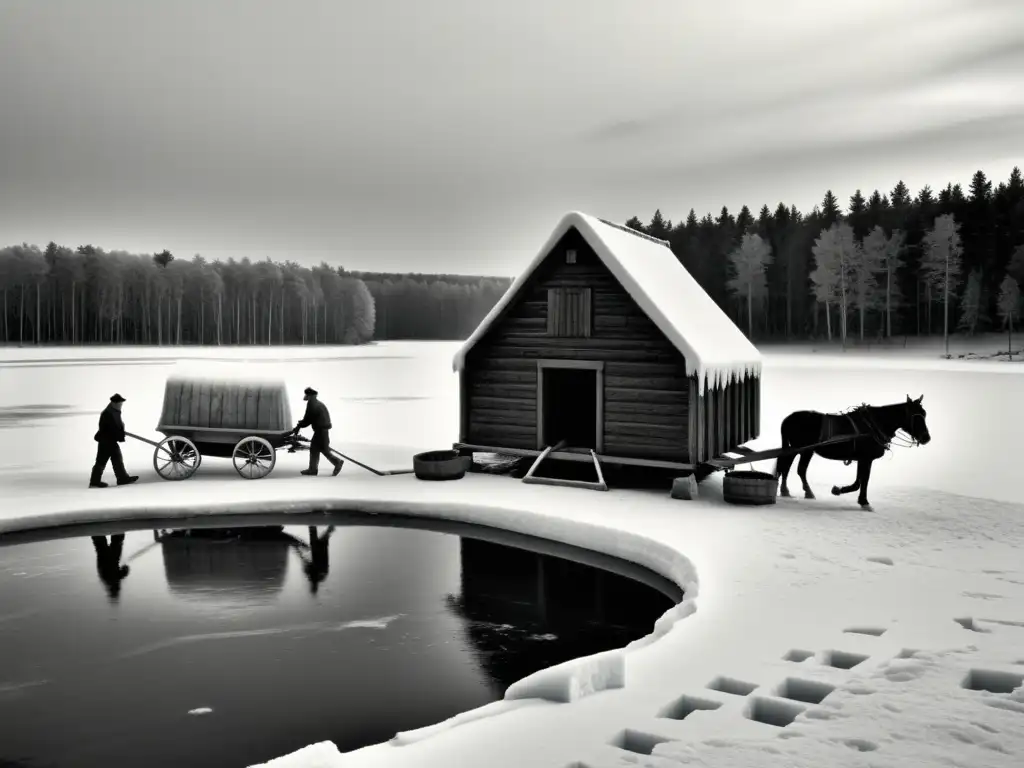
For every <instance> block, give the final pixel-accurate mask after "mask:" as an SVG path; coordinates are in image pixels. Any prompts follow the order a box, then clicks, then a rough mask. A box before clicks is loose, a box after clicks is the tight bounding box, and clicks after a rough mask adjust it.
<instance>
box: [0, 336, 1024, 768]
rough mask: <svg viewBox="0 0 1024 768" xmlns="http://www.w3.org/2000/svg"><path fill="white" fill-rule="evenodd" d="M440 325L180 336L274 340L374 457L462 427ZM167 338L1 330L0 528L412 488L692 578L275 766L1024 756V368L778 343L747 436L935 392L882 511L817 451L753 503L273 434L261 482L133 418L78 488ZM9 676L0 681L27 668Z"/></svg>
mask: <svg viewBox="0 0 1024 768" xmlns="http://www.w3.org/2000/svg"><path fill="white" fill-rule="evenodd" d="M457 346H458V345H456V344H443V343H437V344H412V343H389V344H380V345H375V346H373V347H368V348H360V349H341V350H338V349H308V348H307V349H286V350H281V349H276V348H271V349H259V350H254V349H249V348H246V349H239V350H189V351H188V352H187V353H186V354H187V355H189V356H193V357H201V356H209V357H222V358H232V359H247V360H261V361H263V362H265V363H270V364H272V365H273V366H274V368H275V370H276V371H278V372H279V373H281V374H282V375H284V376H285V377H286V378H287V379H288V381H289V385H290V386H291V387H293V400H294V402H293V410H295V411H298V409H299V408H300V407H301V389H302V388H303V387H304V386H307V385H312V386H314V387H316V388H318V389H319V390H320V392H321V397H322V399H323V400H324V401H325V402H326V403H327V405H328V407H329V408H330V409H331V414H332V418H333V421H334V424H335V431H334V433H333V434H332V442H333V443H334V444H335V445H336V446H337V447H338V448H339V449H340V450H342V451H344V452H346V453H349V454H350V455H352V456H353V457H354V458H357V459H360V460H361V461H364V462H366V463H369V464H371V465H374V466H377V467H379V468H382V469H387V468H402V467H409V466H411V455H412V453H413V452H414V451H416V450H424V449H430V448H439V447H447V446H448V445H450V443H451V442H452V441H453V440H454V439H455V437H456V435H455V431H456V428H457V423H458V409H457V391H456V390H457V387H456V378H455V376H454V374H452V373H451V355H452V354H453V353H454V351H455V349H456V348H457ZM174 352H176V350H124V349H109V348H108V349H90V350H75V351H74V352H73V353H68V352H66V351H55V350H48V349H41V350H35V349H28V350H21V349H7V350H2V351H0V361H2V365H0V531H3V530H16V529H18V528H23V527H27V526H35V525H40V524H54V523H59V522H70V521H73V520H81V519H93V518H106V517H110V518H116V517H128V516H152V515H156V514H190V515H194V514H202V513H204V512H210V511H223V507H224V506H228V505H230V506H231V507H232V509H233V510H237V511H240V512H245V511H252V510H260V509H276V510H281V509H285V510H289V509H290V510H304V509H307V508H310V507H314V508H332V507H334V508H357V509H364V510H367V511H375V510H379V511H401V512H405V513H413V514H424V515H434V516H440V517H447V518H451V519H456V520H464V521H471V522H481V523H484V524H488V525H494V526H499V527H504V528H508V529H510V530H513V531H521V532H528V533H533V534H538V535H542V536H547V537H549V538H552V539H557V540H560V541H564V542H567V543H571V544H576V545H582V546H589V547H591V548H593V549H597V550H601V551H604V552H608V553H610V554H613V555H618V556H621V557H625V558H627V559H630V560H633V561H636V562H639V563H641V564H643V565H646V566H648V567H650V568H652V569H653V570H655V571H658V572H659V573H661V574H663V575H665V576H668V577H670V578H673V579H674V580H676V581H677V582H679V583H680V584H681V585H683V586H684V587H686V588H687V600H686V601H685V602H684V603H683V604H682V605H681V606H679V607H677V608H676V609H674V610H673V611H672V612H670V613H669V614H667V615H666V616H665V617H663V619H662V620H661V621H660V622H659V624H658V626H657V627H656V628H655V632H654V634H653V635H652V636H650V637H649V638H646V639H645V640H643V641H640V642H638V643H635V644H633V646H631V647H629V648H627V649H624V650H620V651H612V652H609V653H605V654H601V655H600V656H598V657H592V658H590V659H583V660H577V661H576V662H570V663H568V664H565V665H562V666H560V667H557V668H553V669H551V670H544V671H542V672H540V673H538V674H536V675H534V676H532V677H531V678H528V679H527V680H525V681H522V682H521V683H519V684H517V685H515V686H513V687H512V688H511V689H510V690H509V693H508V695H507V696H506V701H504V702H499V703H497V704H495V705H491V706H490V707H488V708H485V710H484V711H483V712H476V713H468V714H467V715H466V716H463V717H460V718H456V721H457V722H455V723H446V724H441V725H440V726H438V727H435V728H425V729H424V730H422V731H418V732H413V733H410V734H401V735H399V737H397V738H396V739H394V740H393V741H392V742H390V743H387V744H383V745H378V746H374V747H369V748H367V749H364V750H360V751H358V752H355V753H351V754H348V755H344V756H339V755H338V754H337V751H336V750H334V749H333V747H332V746H331V745H330V744H319V745H312V746H311V747H309V748H307V749H306V750H302V751H301V752H299V753H295V754H293V755H290V756H287V757H282V758H280V759H278V760H275V761H272V765H273V766H274V768H290V767H291V766H302V767H304V768H305V767H310V768H312V767H313V766H345V767H346V768H347V767H348V766H357V768H362V766H368V767H370V768H376V766H389V767H390V766H398V767H401V768H404V767H405V766H411V767H415V768H434V766H442V765H444V766H449V765H455V764H458V765H465V766H488V768H505V767H507V768H512V767H513V766H531V767H533V766H537V767H538V768H544V767H545V766H550V768H568V766H581V767H582V766H586V767H588V768H597V767H598V766H625V765H651V766H676V765H679V764H680V763H683V764H687V765H707V766H716V767H719V768H721V767H723V766H728V767H732V766H741V767H744V768H745V767H746V766H771V767H773V768H774V767H777V768H783V767H785V768H789V767H790V766H793V767H798V766H816V767H817V766H821V765H829V766H850V767H851V768H852V767H853V766H866V765H887V766H888V765H900V766H903V765H922V766H931V765H956V766H965V767H966V766H971V767H972V768H974V767H976V766H1019V765H1021V764H1024V687H1022V685H1021V684H1022V680H1024V558H1022V557H1021V555H1020V552H1021V547H1022V545H1024V514H1022V513H1024V490H1021V486H1020V484H1019V482H1018V480H1017V477H1018V474H1019V470H1018V466H1017V460H1016V456H1015V455H1013V453H1012V451H1013V450H1014V447H1015V444H1016V440H1015V438H1016V437H1017V436H1018V435H1019V434H1020V433H1021V426H1022V421H1024V416H1022V414H1021V411H1020V410H1019V408H1018V406H1017V402H1018V398H1017V396H1016V393H1017V392H1019V391H1021V387H1022V386H1024V379H1022V378H1019V376H1020V373H1019V372H1024V368H1018V367H1017V366H1015V365H1012V364H1007V363H987V362H979V361H959V360H951V361H945V360H936V359H935V356H934V355H933V354H932V355H927V354H923V353H920V352H919V353H916V354H915V353H907V354H903V353H900V352H899V351H898V350H892V349H890V350H887V351H886V353H885V354H884V355H876V356H873V355H867V354H865V353H863V352H860V353H857V354H849V353H831V352H828V353H823V352H820V351H818V352H816V353H814V354H808V353H807V352H806V351H805V350H799V351H772V352H770V353H769V354H768V356H767V359H766V361H765V372H764V389H763V398H762V399H763V404H764V413H763V420H762V428H763V432H764V435H763V437H762V438H761V440H759V441H758V443H757V444H756V445H759V446H765V447H769V446H773V445H775V444H776V443H777V440H778V424H779V422H780V421H781V419H782V417H783V416H785V415H786V414H787V413H788V412H789V411H791V410H795V409H797V408H816V409H819V410H833V411H834V410H839V409H843V408H846V407H849V406H852V405H855V404H858V403H861V402H871V403H876V404H883V403H887V402H894V401H899V400H902V399H904V398H905V397H906V395H907V394H911V395H913V396H915V397H916V396H918V395H920V394H922V393H923V394H924V405H925V407H926V408H927V410H928V421H929V427H930V429H931V433H932V436H933V440H932V442H931V444H929V445H928V446H927V447H923V448H915V449H903V448H898V447H897V448H894V450H893V452H892V455H891V456H889V457H887V458H886V459H884V460H883V461H881V462H879V463H878V464H877V465H876V468H875V471H874V474H873V476H872V482H871V493H870V497H871V500H872V503H873V504H874V508H875V511H874V512H865V511H862V510H861V509H860V508H859V507H858V506H857V505H856V499H855V497H854V496H853V495H850V496H845V497H843V498H842V499H835V498H833V497H831V496H830V495H829V494H828V493H827V491H828V488H829V487H830V486H831V485H832V484H833V483H835V482H836V481H839V480H842V481H843V482H844V483H847V482H849V479H850V478H851V477H852V476H853V467H844V466H843V465H841V464H833V463H829V462H824V461H822V460H821V459H815V460H814V462H813V463H812V464H811V469H810V481H811V484H812V486H813V487H814V488H815V489H816V490H817V491H818V492H819V499H818V500H815V501H807V500H804V499H800V498H794V499H780V500H779V503H778V504H777V505H774V506H771V507H767V508H757V509H750V508H744V507H736V506H729V505H725V504H724V503H722V501H721V485H720V483H721V478H720V476H715V477H712V478H711V479H709V480H708V481H707V482H706V483H705V484H703V485H702V486H701V499H700V500H698V501H690V502H685V501H673V500H672V499H669V498H668V495H667V493H653V492H620V491H613V492H610V493H607V494H601V493H594V492H591V491H584V490H576V489H566V488H550V487H544V486H528V485H524V484H522V483H520V482H517V481H515V480H511V479H506V478H495V477H485V476H469V477H467V478H466V479H465V480H463V481H460V482H456V483H422V482H418V481H417V480H416V479H415V478H414V477H412V476H410V475H400V476H393V477H383V478H381V477H376V476H374V475H371V474H369V473H367V472H365V471H364V470H361V469H359V468H358V467H355V466H353V465H351V464H347V465H346V467H345V469H344V470H343V472H342V474H341V476H340V477H338V478H330V477H329V476H326V477H318V478H303V477H299V476H298V475H297V471H298V470H299V469H300V468H302V466H304V460H305V456H304V455H302V454H300V455H296V456H290V455H288V454H282V455H281V457H280V459H279V463H278V466H277V467H276V468H275V470H274V472H273V474H271V475H270V476H269V477H268V478H266V479H264V480H260V481H258V482H247V481H244V480H242V479H241V478H239V477H238V476H237V475H236V474H235V473H234V470H233V469H231V466H230V462H229V461H226V460H218V459H209V460H208V461H205V462H204V463H203V466H202V468H201V469H200V472H199V474H198V475H196V477H194V478H193V479H191V480H189V481H187V482H184V483H167V482H164V481H161V480H159V479H158V478H156V476H155V473H154V472H153V469H152V465H151V457H152V449H151V448H149V447H148V446H144V445H141V444H127V445H126V446H125V453H126V460H127V462H128V466H129V468H130V469H131V470H133V471H135V472H136V473H137V474H140V475H142V480H141V481H140V482H139V483H138V484H136V485H135V486H131V487H128V488H111V489H107V490H104V491H91V490H86V489H85V485H86V482H87V477H88V472H89V466H90V464H91V462H92V458H93V456H92V454H93V451H94V450H95V443H94V442H93V441H92V439H91V438H92V433H93V431H94V430H95V420H96V414H97V413H98V412H99V410H100V409H101V408H102V407H103V406H104V404H105V403H106V401H107V398H108V397H109V395H110V394H112V393H113V392H114V391H119V392H120V393H121V394H122V395H124V396H125V397H127V398H128V402H127V403H125V411H124V415H125V420H126V423H127V425H128V428H129V430H131V431H134V432H137V433H140V434H143V435H147V436H155V435H154V433H153V432H152V429H153V427H154V426H155V423H156V419H157V416H158V414H159V410H160V404H161V398H162V388H163V381H164V379H165V377H166V374H167V372H168V371H169V370H170V369H169V365H168V362H167V361H170V360H172V359H173V355H174ZM296 417H297V414H296ZM403 446H404V447H403ZM768 468H770V467H768ZM108 479H109V476H108ZM797 487H798V486H797ZM156 489H159V491H160V492H159V493H157V492H156ZM861 659H862V660H861ZM858 661H859V663H856V664H855V665H853V663H854V662H858ZM851 665H852V666H851ZM11 675H12V673H11V672H5V673H4V677H3V679H0V688H2V687H3V686H5V685H12V684H17V683H18V682H19V680H17V679H14V678H12V679H10V680H8V679H6V678H7V677H10V676H11ZM826 694H827V696H826V697H825V698H824V699H823V700H822V698H821V697H822V696H825V695H826ZM424 695H429V691H425V692H424ZM565 702H569V703H565ZM689 709H695V711H694V712H693V713H692V714H689V715H688V716H686V717H685V719H678V718H679V717H680V716H681V715H682V714H683V713H685V712H686V711H687V710H689ZM209 717H214V718H215V717H216V714H215V713H214V714H212V715H209ZM790 721H791V722H790ZM786 722H788V723H789V724H788V725H786V726H785V727H780V726H781V725H782V724H783V723H786ZM637 752H640V753H646V754H637ZM652 752H653V754H651V753H652Z"/></svg>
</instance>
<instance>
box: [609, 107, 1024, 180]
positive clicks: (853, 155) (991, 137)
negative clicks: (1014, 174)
mask: <svg viewBox="0 0 1024 768" xmlns="http://www.w3.org/2000/svg"><path fill="white" fill-rule="evenodd" d="M1022 134H1024V107H1019V108H1017V109H1016V110H1014V111H1012V112H1008V113H1005V114H996V115H988V116H984V117H966V118H960V119H955V120H950V121H948V122H945V123H943V124H940V125H933V126H925V127H918V128H914V129H908V130H904V131H901V132H899V133H893V134H888V135H876V136H862V137H848V138H843V139H831V138H828V137H825V138H822V139H819V140H816V141H808V142H801V143H799V144H791V145H788V146H776V147H771V148H762V147H758V146H752V147H750V148H747V149H744V148H738V149H737V150H736V151H735V152H733V153H731V154H730V155H729V156H728V157H713V158H706V159H694V160H682V161H678V162H674V163H671V162H670V163H664V164H659V165H657V166H634V167H632V168H616V169H614V170H611V171H602V172H598V173H595V175H594V177H593V179H594V181H595V182H599V183H604V184H609V185H614V184H623V183H626V184H631V185H635V184H641V185H649V184H657V185H662V184H664V183H665V182H666V181H672V180H680V179H694V178H701V177H712V176H713V177H715V178H716V180H717V182H718V184H724V185H728V184H730V183H731V184H735V183H737V182H741V181H742V180H743V179H744V178H747V179H750V178H763V177H766V176H772V175H775V174H786V173H787V172H789V171H792V170H793V169H800V170H804V169H808V168H814V167H819V168H823V169H825V170H829V169H831V168H834V167H835V166H836V165H842V166H844V167H850V168H861V169H864V168H865V167H866V166H875V167H880V166H885V167H889V168H892V173H893V174H894V178H893V181H895V180H896V178H897V177H898V176H899V175H900V174H903V173H904V172H905V171H906V169H907V168H908V167H910V166H912V165H914V164H917V163H920V162H921V161H926V162H929V161H930V162H931V163H934V162H935V159H936V158H942V159H943V162H944V163H948V162H949V161H950V160H951V159H953V158H963V159H964V160H966V161H968V162H969V161H970V160H971V158H977V157H978V155H979V152H978V148H979V147H984V148H985V156H986V157H989V158H991V157H997V156H1003V157H1013V156H1014V155H1016V156H1018V157H1020V158H1021V159H1022V161H1024V153H1022V152H1021V148H1020V136H1021V135H1022ZM1006 170H1007V171H1009V167H1008V168H1007V169H1006ZM822 191H824V188H823V189H822Z"/></svg>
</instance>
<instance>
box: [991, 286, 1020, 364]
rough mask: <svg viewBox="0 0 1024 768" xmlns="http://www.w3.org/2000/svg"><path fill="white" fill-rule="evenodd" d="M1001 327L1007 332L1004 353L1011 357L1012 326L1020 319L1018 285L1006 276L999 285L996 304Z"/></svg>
mask: <svg viewBox="0 0 1024 768" xmlns="http://www.w3.org/2000/svg"><path fill="white" fill-rule="evenodd" d="M996 306H997V307H998V309H999V317H1000V319H1001V320H1002V321H1003V327H1004V328H1006V329H1007V330H1008V332H1009V339H1008V341H1007V348H1006V351H1007V353H1008V354H1009V355H1010V357H1011V358H1012V357H1013V324H1014V323H1015V322H1017V320H1018V319H1019V318H1020V309H1021V307H1020V285H1018V283H1017V281H1016V280H1014V279H1013V276H1012V275H1010V274H1007V275H1006V276H1005V277H1004V278H1003V282H1002V283H1000V284H999V299H998V301H997V303H996Z"/></svg>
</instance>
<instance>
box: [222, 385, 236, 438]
mask: <svg viewBox="0 0 1024 768" xmlns="http://www.w3.org/2000/svg"><path fill="white" fill-rule="evenodd" d="M236 389H237V387H233V386H227V385H225V386H224V388H223V390H222V392H221V415H220V426H221V427H224V428H227V429H234V428H236V427H237V426H238V396H237V394H236Z"/></svg>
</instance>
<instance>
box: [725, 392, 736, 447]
mask: <svg viewBox="0 0 1024 768" xmlns="http://www.w3.org/2000/svg"><path fill="white" fill-rule="evenodd" d="M734 389H735V387H734V384H733V383H732V382H731V381H730V382H728V383H727V384H726V385H725V387H724V388H723V389H722V401H723V402H722V420H723V421H724V422H725V430H724V433H723V434H724V439H723V440H722V450H723V451H724V450H727V449H729V448H731V447H732V446H734V445H736V440H735V437H736V436H735V435H734V434H733V432H732V430H733V425H734V420H733V416H732V404H733V392H734Z"/></svg>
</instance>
